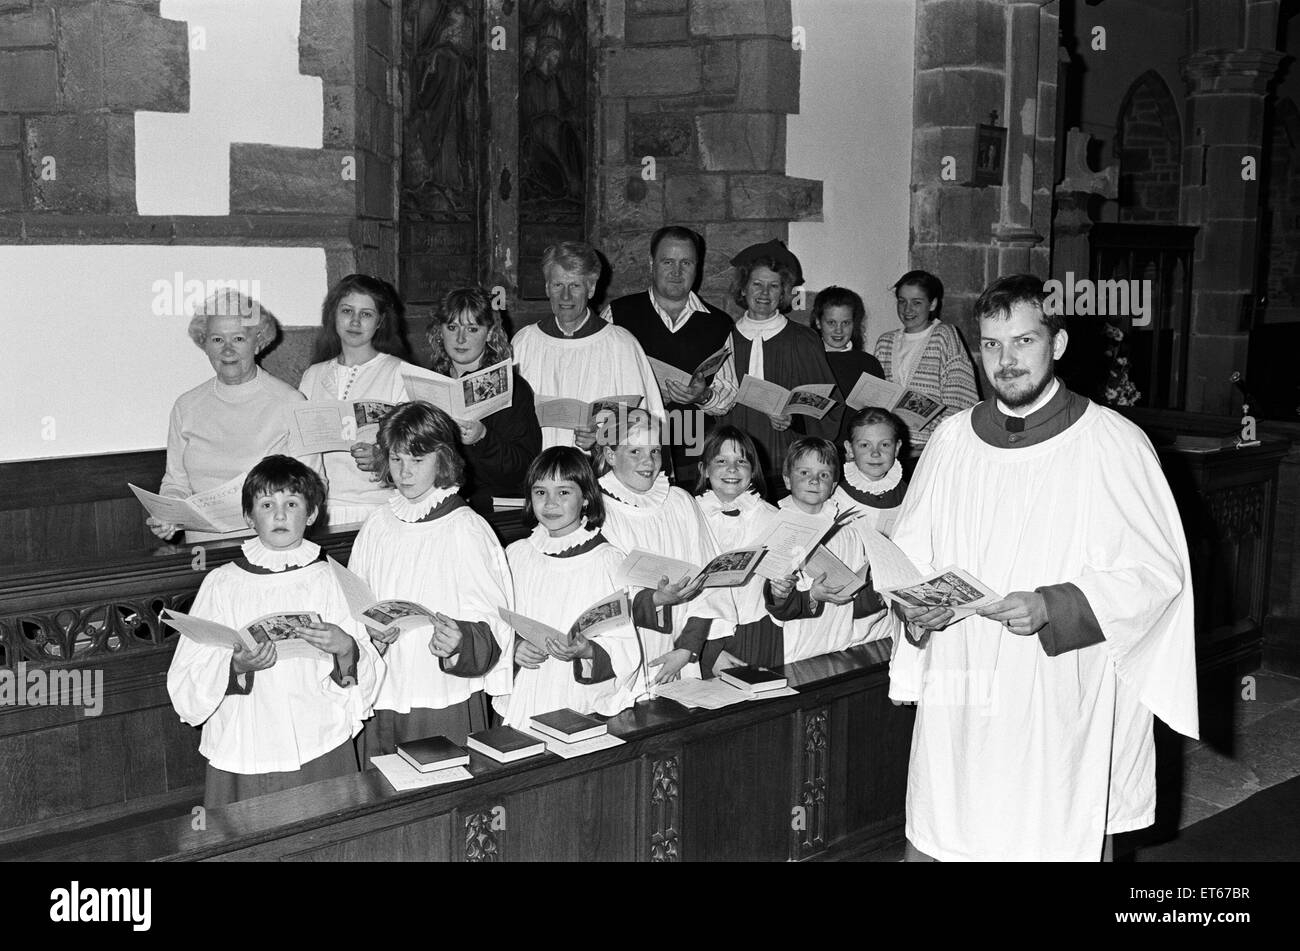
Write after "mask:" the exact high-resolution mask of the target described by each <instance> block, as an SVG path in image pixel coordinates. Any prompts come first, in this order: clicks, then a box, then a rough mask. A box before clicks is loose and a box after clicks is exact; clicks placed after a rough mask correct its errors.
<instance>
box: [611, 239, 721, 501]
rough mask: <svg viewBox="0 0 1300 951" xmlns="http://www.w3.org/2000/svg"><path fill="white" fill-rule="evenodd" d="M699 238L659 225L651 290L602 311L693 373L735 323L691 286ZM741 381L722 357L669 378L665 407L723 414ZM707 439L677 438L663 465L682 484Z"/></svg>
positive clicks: (676, 412)
mask: <svg viewBox="0 0 1300 951" xmlns="http://www.w3.org/2000/svg"><path fill="white" fill-rule="evenodd" d="M701 243H702V242H701V240H700V236H699V235H698V234H696V233H695V232H694V231H692V230H690V229H689V228H683V227H681V226H679V225H669V226H667V227H664V228H660V229H659V230H658V231H656V232H655V233H654V236H653V237H652V238H651V239H650V271H651V285H650V288H649V290H646V291H642V292H641V293H638V294H628V295H627V296H626V297H620V298H618V299H617V300H615V301H613V302H612V303H610V305H609V306H608V307H606V308H605V311H604V313H602V314H601V317H603V318H604V319H605V320H607V321H610V322H612V323H614V324H615V325H616V326H619V327H623V328H624V329H626V330H628V331H630V332H631V333H632V335H633V336H635V337H636V339H637V342H638V343H640V344H641V349H643V350H644V351H645V353H646V356H648V357H650V358H651V359H652V360H659V361H661V362H663V363H667V364H669V365H671V366H674V367H676V368H677V369H679V370H682V371H684V372H685V373H689V374H694V372H695V368H696V367H698V366H699V365H700V363H701V362H702V361H703V360H704V359H705V358H706V357H709V356H710V355H712V354H713V353H715V352H717V351H718V350H719V349H720V348H721V347H723V346H724V345H726V343H727V342H728V340H729V339H730V337H731V329H732V326H733V325H734V321H733V320H732V319H731V316H730V315H729V314H728V313H727V312H726V311H723V310H719V309H718V308H717V307H713V306H712V305H710V304H706V303H705V302H704V301H702V300H700V298H699V296H698V295H697V294H696V293H695V291H694V289H693V288H694V286H695V277H696V273H697V272H698V270H699V262H700V257H701V247H700V245H701ZM737 388H738V387H737V385H736V379H735V369H734V367H733V365H732V363H731V361H724V362H723V365H722V367H721V368H720V369H719V370H718V371H717V372H716V373H715V374H712V375H706V376H695V375H693V376H692V377H691V380H690V383H689V385H683V384H680V383H678V382H676V381H674V380H667V381H665V382H663V383H662V389H663V395H664V408H665V409H667V410H669V411H671V413H670V415H672V416H678V417H682V418H684V415H683V414H686V413H695V412H700V411H703V412H704V413H706V414H708V415H709V416H717V415H720V414H721V413H722V412H724V408H725V407H727V406H729V405H730V403H731V398H732V396H733V395H734V393H735V392H736V390H737ZM711 424H712V420H710V419H708V418H707V417H706V419H705V427H704V429H705V430H707V429H709V428H711ZM672 431H674V432H695V433H699V432H700V430H699V429H698V428H695V427H690V428H685V427H683V428H680V429H679V428H676V427H674V429H673V430H672ZM701 444H702V438H701V440H700V441H698V442H695V444H694V445H691V446H688V445H684V444H683V442H682V440H679V439H674V440H673V445H672V453H671V461H670V460H669V459H665V464H666V465H665V468H668V465H671V471H673V472H674V474H675V480H676V482H677V484H678V485H683V486H686V487H687V488H690V487H692V486H693V485H694V483H695V478H696V475H697V471H698V470H697V469H696V463H698V462H699V455H698V453H699V450H700V445H701ZM692 449H693V450H694V452H695V455H692V454H691V450H692Z"/></svg>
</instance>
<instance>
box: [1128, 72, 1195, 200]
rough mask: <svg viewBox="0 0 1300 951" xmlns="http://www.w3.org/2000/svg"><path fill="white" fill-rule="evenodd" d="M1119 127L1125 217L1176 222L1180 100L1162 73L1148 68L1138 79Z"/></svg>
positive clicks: (1179, 159) (1179, 161) (1180, 137)
mask: <svg viewBox="0 0 1300 951" xmlns="http://www.w3.org/2000/svg"><path fill="white" fill-rule="evenodd" d="M1115 128H1116V129H1117V130H1118V131H1117V132H1116V142H1115V154H1116V155H1117V156H1118V157H1119V217H1120V221H1132V222H1147V223H1151V224H1177V223H1178V201H1179V188H1180V186H1181V184H1182V174H1181V169H1182V132H1181V126H1180V123H1179V120H1178V106H1177V105H1176V104H1175V102H1174V97H1173V96H1172V95H1171V94H1170V92H1169V87H1168V86H1167V85H1165V81H1164V80H1163V79H1162V78H1161V77H1160V74H1159V73H1157V72H1155V71H1154V70H1147V71H1146V72H1145V73H1143V74H1142V75H1141V76H1139V77H1138V78H1137V79H1136V80H1134V82H1133V85H1132V86H1130V87H1129V90H1128V93H1127V94H1126V95H1125V96H1124V102H1123V103H1122V104H1121V105H1120V108H1119V119H1118V120H1117V121H1116V123H1115Z"/></svg>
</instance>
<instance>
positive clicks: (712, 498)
mask: <svg viewBox="0 0 1300 951" xmlns="http://www.w3.org/2000/svg"><path fill="white" fill-rule="evenodd" d="M696 501H697V502H699V504H700V511H702V512H703V513H704V514H705V515H706V516H708V515H716V514H717V513H718V512H722V511H727V512H730V511H732V510H733V509H740V511H741V512H742V513H743V514H746V515H747V514H749V513H750V512H751V511H753V510H754V509H756V508H758V507H759V506H760V505H762V504H763V500H762V499H760V498H759V497H758V493H757V492H755V491H754V490H753V489H747V490H745V491H744V492H742V493H740V495H738V496H736V498H735V500H734V501H731V502H723V501H722V499H720V498H718V493H716V492H714V491H713V490H712V489H709V490H708V491H706V492H705V493H704V494H703V495H701V496H700V497H699V498H698V499H696Z"/></svg>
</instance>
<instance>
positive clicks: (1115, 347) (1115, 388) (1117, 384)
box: [1104, 321, 1142, 406]
mask: <svg viewBox="0 0 1300 951" xmlns="http://www.w3.org/2000/svg"><path fill="white" fill-rule="evenodd" d="M1104 331H1105V334H1106V338H1107V340H1109V341H1110V344H1109V345H1108V346H1107V347H1106V356H1107V357H1108V358H1110V375H1109V376H1108V377H1107V379H1106V402H1107V403H1108V404H1110V405H1111V406H1136V405H1137V403H1138V400H1140V399H1142V394H1141V393H1140V392H1139V391H1138V388H1137V387H1136V386H1134V385H1133V381H1132V380H1130V379H1129V376H1128V357H1122V356H1120V350H1121V349H1122V348H1123V345H1124V331H1123V330H1121V329H1120V328H1119V326H1118V325H1116V324H1112V323H1110V322H1109V321H1107V323H1106V326H1105V328H1104Z"/></svg>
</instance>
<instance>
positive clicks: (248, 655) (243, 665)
mask: <svg viewBox="0 0 1300 951" xmlns="http://www.w3.org/2000/svg"><path fill="white" fill-rule="evenodd" d="M275 660H276V657H275V641H263V642H262V643H261V644H258V645H257V650H254V651H250V650H249V649H248V648H247V647H245V646H244V645H243V644H240V645H239V646H238V647H236V648H235V653H234V654H233V655H231V658H230V666H231V669H232V670H234V672H235V673H237V674H246V673H249V672H250V671H254V670H266V669H267V668H268V667H274V666H275Z"/></svg>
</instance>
